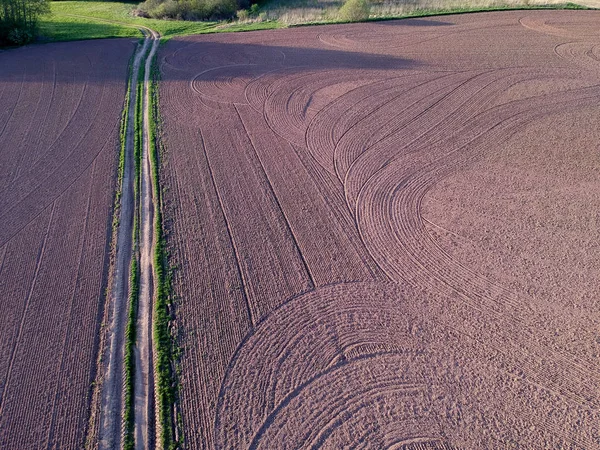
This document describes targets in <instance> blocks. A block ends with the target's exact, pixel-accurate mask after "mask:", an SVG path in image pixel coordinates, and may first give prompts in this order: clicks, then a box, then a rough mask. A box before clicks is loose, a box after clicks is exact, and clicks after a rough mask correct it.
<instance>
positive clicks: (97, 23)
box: [39, 0, 581, 42]
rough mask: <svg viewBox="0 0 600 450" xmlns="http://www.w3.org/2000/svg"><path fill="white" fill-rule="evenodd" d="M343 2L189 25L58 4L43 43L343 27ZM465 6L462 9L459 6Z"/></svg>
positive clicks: (288, 1) (449, 8) (415, 5)
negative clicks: (150, 34)
mask: <svg viewBox="0 0 600 450" xmlns="http://www.w3.org/2000/svg"><path fill="white" fill-rule="evenodd" d="M342 4H343V0H265V1H263V2H262V3H261V5H262V6H261V8H260V12H261V13H262V14H261V15H262V18H263V20H262V21H251V20H250V21H232V22H225V21H221V22H210V21H206V22H186V21H177V20H157V19H145V18H141V17H135V16H134V15H133V13H132V11H133V10H134V9H135V8H136V7H137V3H125V2H102V1H99V2H96V1H54V2H51V4H50V5H51V10H52V14H50V15H48V16H43V17H42V18H41V19H40V24H39V28H40V33H39V34H40V40H41V41H48V42H52V41H71V40H79V39H98V38H112V37H142V32H141V31H140V29H139V28H140V27H148V28H151V29H153V30H155V31H157V32H159V33H160V34H161V36H162V37H163V38H164V39H169V38H171V37H173V36H183V35H189V34H202V33H218V32H231V31H252V30H263V29H272V28H282V27H286V26H290V25H302V24H311V23H335V22H339V17H338V16H337V11H338V10H339V7H340V6H341V5H342ZM459 5H460V6H459ZM539 7H550V8H580V7H581V6H579V5H577V4H574V3H557V2H555V1H553V0H550V1H547V2H545V3H542V2H541V1H537V2H536V1H533V0H522V1H521V0H512V1H504V2H498V1H495V0H485V1H472V2H467V3H465V2H464V1H463V2H457V1H454V0H450V1H437V2H432V1H424V0H411V1H403V0H398V1H397V2H393V3H389V2H382V1H377V0H375V1H373V2H372V4H371V19H370V20H382V19H392V18H403V17H417V16H427V15H432V14H448V13H457V12H470V11H486V10H488V11H489V10H498V9H512V8H539Z"/></svg>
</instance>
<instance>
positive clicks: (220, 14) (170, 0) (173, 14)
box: [139, 0, 249, 20]
mask: <svg viewBox="0 0 600 450" xmlns="http://www.w3.org/2000/svg"><path fill="white" fill-rule="evenodd" d="M248 5H249V2H248V0H146V1H145V2H144V3H140V5H139V9H140V10H141V12H142V14H145V15H148V16H149V17H152V18H155V19H183V20H218V19H230V18H232V17H234V16H235V15H236V12H237V11H239V10H241V9H245V8H247V7H248ZM242 15H243V13H242Z"/></svg>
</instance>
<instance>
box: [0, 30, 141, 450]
mask: <svg viewBox="0 0 600 450" xmlns="http://www.w3.org/2000/svg"><path fill="white" fill-rule="evenodd" d="M131 51H132V43H131V41H130V40H105V41H96V42H71V43H61V44H47V45H43V46H30V47H27V48H22V49H17V50H10V51H6V52H3V53H2V54H0V66H2V68H3V69H2V71H1V74H0V149H1V150H0V192H1V193H2V195H1V200H0V203H1V206H0V229H1V230H2V231H0V256H1V257H2V259H1V260H0V297H1V298H2V307H3V316H2V321H0V447H1V448H7V449H30V448H31V449H33V448H73V449H75V448H81V447H82V445H83V443H84V440H85V438H86V432H87V428H88V420H89V416H90V402H91V396H92V384H93V382H94V380H95V376H96V359H97V355H98V348H99V335H100V328H101V321H102V318H103V314H104V301H105V289H106V287H107V283H108V281H107V279H108V276H107V275H108V262H109V241H110V234H111V221H110V218H111V217H112V214H111V212H112V205H113V195H114V190H115V181H116V180H115V174H116V167H117V163H118V160H117V157H116V155H117V150H118V148H119V142H118V139H119V122H120V117H121V109H122V106H123V97H124V93H125V83H124V75H125V74H126V71H127V62H128V59H129V56H130V54H131Z"/></svg>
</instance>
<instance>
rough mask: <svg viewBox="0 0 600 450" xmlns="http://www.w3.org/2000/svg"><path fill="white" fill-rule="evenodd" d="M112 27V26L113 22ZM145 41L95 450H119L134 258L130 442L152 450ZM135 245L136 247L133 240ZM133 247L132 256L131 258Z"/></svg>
mask: <svg viewBox="0 0 600 450" xmlns="http://www.w3.org/2000/svg"><path fill="white" fill-rule="evenodd" d="M115 23H116V22H115ZM140 30H141V31H142V33H143V34H144V36H145V39H144V41H143V44H142V45H140V46H138V49H137V52H136V54H135V57H134V60H133V64H132V71H131V77H132V79H131V91H130V98H129V114H128V118H129V119H128V124H127V132H126V146H125V164H124V173H123V182H122V186H121V200H120V212H119V228H118V232H117V242H116V249H117V250H116V258H115V266H114V277H113V285H112V287H111V291H110V292H111V293H110V299H111V302H110V314H109V317H110V320H109V323H110V325H109V327H108V330H107V334H106V356H105V361H104V362H103V373H104V376H103V380H102V387H101V394H100V411H101V412H100V428H99V448H100V449H107V450H108V449H115V448H122V446H123V445H124V444H123V437H124V435H125V431H124V428H123V426H124V424H123V417H124V408H125V401H124V396H125V391H124V386H125V382H126V381H125V378H124V376H125V367H124V359H125V342H126V331H125V330H126V327H127V320H128V309H129V304H128V299H129V296H130V292H131V289H132V286H131V285H130V281H131V280H130V268H131V260H132V258H139V261H138V262H139V264H138V267H139V277H138V280H139V285H138V286H137V289H138V292H139V294H138V295H139V296H138V301H137V311H136V316H137V317H136V340H135V347H134V367H135V376H134V382H133V383H134V388H133V391H134V399H133V411H134V412H133V414H134V416H133V417H134V442H135V447H136V448H138V449H148V448H154V445H155V431H156V426H155V423H154V395H155V394H154V377H153V373H152V360H153V354H152V305H153V298H154V287H153V274H154V263H153V245H154V242H153V238H154V221H153V216H154V195H155V194H154V193H153V192H152V180H151V177H152V171H151V168H150V156H149V145H150V143H149V136H150V135H149V130H150V126H149V92H150V91H149V77H150V67H151V62H152V59H153V57H154V54H155V52H156V49H157V48H158V44H159V39H160V36H159V35H158V33H156V32H155V31H154V30H151V29H149V28H145V27H143V28H140ZM140 70H143V72H142V73H143V89H142V95H143V97H142V99H141V102H142V112H141V114H142V126H143V137H142V154H141V161H140V165H141V167H140V176H141V178H140V184H139V187H138V189H137V192H138V195H137V198H136V196H135V195H134V193H135V192H136V189H134V183H135V179H136V176H135V165H136V162H135V160H134V146H135V137H134V135H135V121H136V117H135V116H136V103H137V101H138V99H137V95H138V93H139V91H138V89H137V83H138V73H140V72H139V71H140ZM134 215H137V217H138V228H139V235H138V236H137V237H135V236H133V231H134V230H133V223H134ZM134 240H135V241H137V242H135V241H134ZM134 248H135V249H137V253H134Z"/></svg>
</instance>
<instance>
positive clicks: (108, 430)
mask: <svg viewBox="0 0 600 450" xmlns="http://www.w3.org/2000/svg"><path fill="white" fill-rule="evenodd" d="M148 46H149V41H148V40H145V41H144V44H143V45H140V46H138V48H137V51H136V54H135V57H134V59H133V64H132V69H131V70H132V72H131V73H133V74H137V73H138V70H139V68H140V66H141V64H142V62H143V61H142V57H143V56H144V55H145V52H146V50H147V49H148ZM135 79H136V78H135V75H134V76H133V80H135ZM136 94H137V90H136V89H135V82H132V87H131V91H130V98H129V111H128V118H129V120H128V124H127V134H126V143H125V163H124V168H123V180H122V183H121V199H120V211H119V228H118V233H117V242H116V254H115V261H114V273H113V285H112V287H111V291H110V303H109V305H108V308H109V315H108V317H109V326H108V328H107V330H106V344H105V357H104V358H103V377H102V388H101V394H100V427H99V431H98V446H99V448H100V449H101V450H103V449H106V450H109V449H114V448H119V447H120V446H121V438H122V436H123V426H122V425H123V408H124V402H123V400H124V399H123V385H124V379H123V374H124V370H125V368H124V365H123V360H124V351H125V348H124V342H125V329H126V326H127V310H128V301H129V293H130V289H131V287H130V286H129V274H130V266H131V257H132V244H133V242H132V237H133V236H132V233H133V217H134V213H135V208H136V203H135V198H134V186H133V185H134V180H135V174H134V170H135V161H134V157H133V153H134V130H135V125H134V124H135V105H136V101H135V98H136Z"/></svg>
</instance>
